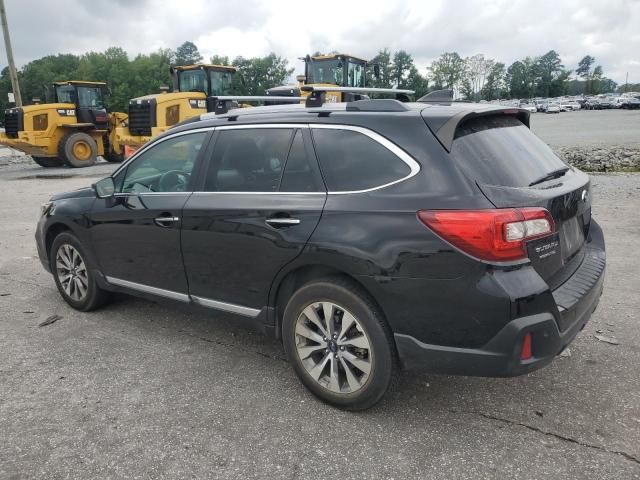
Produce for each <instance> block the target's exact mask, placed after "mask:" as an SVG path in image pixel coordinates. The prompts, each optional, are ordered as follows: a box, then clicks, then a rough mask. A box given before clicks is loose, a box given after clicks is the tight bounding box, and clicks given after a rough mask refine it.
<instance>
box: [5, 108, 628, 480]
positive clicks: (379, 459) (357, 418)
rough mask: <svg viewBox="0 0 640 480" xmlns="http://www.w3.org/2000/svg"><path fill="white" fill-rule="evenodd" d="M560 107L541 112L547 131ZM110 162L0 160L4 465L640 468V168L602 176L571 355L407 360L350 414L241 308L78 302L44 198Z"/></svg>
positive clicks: (104, 469) (250, 471) (129, 470)
mask: <svg viewBox="0 0 640 480" xmlns="http://www.w3.org/2000/svg"><path fill="white" fill-rule="evenodd" d="M608 113H609V112H607V111H605V112H576V113H575V114H562V115H569V116H568V117H565V118H572V117H570V116H571V115H574V116H576V117H577V116H578V115H580V116H582V114H586V115H585V118H586V117H590V116H591V115H594V114H608ZM624 113H629V114H631V115H633V114H635V113H636V112H624ZM547 117H549V120H547V119H546V118H547ZM553 118H559V119H561V118H562V117H558V116H551V115H546V116H545V115H538V116H534V129H536V131H538V130H537V129H538V128H540V129H541V130H540V131H539V133H540V134H541V135H542V136H543V138H545V139H546V140H547V141H550V140H549V137H545V133H544V130H543V129H544V127H543V125H545V123H544V122H554V121H558V120H553ZM594 118H595V117H594ZM546 126H547V127H549V125H546ZM554 128H555V127H553V126H551V127H549V129H548V132H551V133H553V131H554ZM627 141H628V137H627ZM112 168H113V165H109V164H104V163H103V164H100V165H98V166H96V167H92V168H89V169H82V170H69V169H50V170H49V169H48V170H44V169H41V168H40V167H37V166H32V165H30V164H23V165H13V166H10V167H4V168H3V169H0V205H2V219H3V228H2V230H0V478H2V479H5V478H33V477H41V478H83V479H85V478H160V477H164V478H224V479H230V478H292V479H294V478H325V479H329V478H340V479H350V478H354V479H358V480H362V479H365V478H371V479H381V478H389V479H390V478H395V479H405V478H423V479H430V478H434V479H436V478H469V479H478V478H518V479H521V478H522V479H525V478H527V479H528V478H531V479H563V478H590V479H616V480H618V479H631V478H640V375H639V374H638V365H640V329H639V328H638V321H639V320H640V318H639V315H640V314H639V313H638V311H640V297H638V291H640V278H639V277H638V271H640V257H639V256H638V255H637V252H638V250H639V248H640V241H639V240H638V239H639V238H640V227H639V226H638V219H639V218H640V217H639V216H638V207H640V201H639V200H638V199H639V198H640V175H637V174H626V175H623V174H619V175H595V176H593V177H592V181H593V184H594V217H595V218H597V219H598V221H599V222H600V223H601V225H602V226H603V228H604V231H605V235H606V239H607V249H608V270H607V279H606V287H605V293H604V295H603V297H602V301H601V303H600V306H599V307H598V310H597V311H596V312H595V314H594V316H593V317H592V320H591V322H590V323H589V324H588V325H587V327H586V329H585V330H584V331H583V332H582V333H581V334H580V335H579V336H578V337H577V339H576V341H575V342H574V343H573V344H572V346H571V348H570V356H568V357H560V358H558V359H556V361H555V362H554V363H553V364H552V365H550V366H549V367H548V368H546V369H543V370H542V371H538V372H535V373H533V374H530V375H527V376H524V377H518V378H512V379H483V378H467V377H448V376H430V375H418V376H407V375H404V376H403V377H402V380H401V382H400V385H399V387H398V388H397V389H396V391H395V392H393V393H392V394H391V395H388V396H387V397H386V399H385V401H383V402H382V403H381V404H380V405H379V406H377V407H376V408H374V409H372V410H370V411H367V412H364V413H358V414H353V413H346V412H342V411H339V410H335V409H333V408H331V407H328V406H326V405H323V404H321V403H319V402H318V401H316V400H315V399H314V398H313V397H312V396H311V395H310V394H309V393H307V391H306V390H305V389H304V388H303V387H302V386H301V384H300V383H299V382H298V380H297V379H296V378H295V376H294V373H293V371H292V370H291V369H290V367H289V366H288V364H287V363H286V361H285V359H284V353H283V350H282V348H281V347H280V346H279V345H278V344H277V343H275V342H273V341H271V340H268V339H267V338H265V337H262V336H260V335H258V334H256V333H254V332H252V331H251V330H248V329H247V328H246V327H245V326H244V325H242V323H241V320H238V319H237V318H230V317H227V316H214V315H207V314H206V313H203V312H200V311H192V310H186V309H184V308H182V307H180V306H177V305H175V304H171V303H153V302H149V301H145V300H140V299H136V298H133V297H127V296H120V297H118V300H117V301H116V302H115V303H113V304H111V305H110V306H108V307H107V308H105V309H103V310H100V311H98V312H94V313H90V314H82V313H78V312H75V311H73V310H71V309H70V308H69V307H67V306H66V304H65V303H64V302H63V301H62V299H61V298H60V297H59V295H58V293H57V291H56V290H55V287H54V283H53V279H52V278H51V277H50V275H49V274H47V273H46V272H45V271H44V270H43V269H42V267H41V265H40V263H39V261H38V259H37V254H36V249H35V243H34V241H33V234H34V228H35V223H36V219H37V216H38V210H39V205H40V203H42V202H43V201H46V200H47V199H48V197H49V196H50V194H51V193H53V192H58V191H63V190H70V189H73V188H78V187H81V186H85V185H87V184H88V183H90V182H92V181H94V180H95V179H97V178H99V177H100V176H103V175H104V174H105V173H106V172H107V171H109V170H110V169H112ZM53 314H58V315H60V316H62V318H61V319H60V320H58V321H57V322H56V323H54V324H52V325H49V326H44V327H38V325H39V324H40V323H41V322H42V321H44V320H45V319H46V318H47V317H49V316H50V315H53ZM598 331H600V332H601V334H602V335H605V336H608V337H614V338H616V339H618V341H619V345H611V344H608V343H604V342H601V341H599V340H597V339H596V338H595V336H594V335H596V334H597V332H598Z"/></svg>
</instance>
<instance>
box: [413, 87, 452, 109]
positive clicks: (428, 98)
mask: <svg viewBox="0 0 640 480" xmlns="http://www.w3.org/2000/svg"><path fill="white" fill-rule="evenodd" d="M452 101H453V90H448V89H445V90H434V91H433V92H431V93H427V94H426V95H425V96H424V97H420V98H419V99H418V102H419V103H436V104H438V105H451V102H452Z"/></svg>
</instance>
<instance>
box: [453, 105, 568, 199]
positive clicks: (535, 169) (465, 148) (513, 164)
mask: <svg viewBox="0 0 640 480" xmlns="http://www.w3.org/2000/svg"><path fill="white" fill-rule="evenodd" d="M451 156H452V157H453V158H454V159H455V161H456V162H458V163H459V164H460V166H461V167H462V168H463V170H464V171H465V172H466V173H467V175H469V176H470V178H472V179H473V180H475V181H477V182H478V183H482V184H485V185H500V186H505V187H526V186H528V185H529V184H530V183H532V182H534V181H536V180H537V179H539V178H540V177H543V176H544V175H545V174H547V173H549V172H552V171H554V170H558V169H560V168H563V167H566V164H565V163H564V162H563V161H562V160H560V159H559V158H558V157H557V156H556V155H555V153H553V151H552V150H551V149H550V148H549V147H548V146H547V145H546V144H545V143H544V142H543V141H542V140H540V139H539V138H538V137H536V136H535V135H534V134H533V133H532V132H531V131H530V130H529V129H528V128H527V127H526V126H524V125H523V124H522V122H520V120H518V119H517V118H515V117H510V116H499V115H494V116H486V117H478V118H473V119H471V120H468V121H466V122H464V123H463V124H462V125H461V126H459V127H458V130H457V131H456V135H455V139H454V142H453V146H452V150H451Z"/></svg>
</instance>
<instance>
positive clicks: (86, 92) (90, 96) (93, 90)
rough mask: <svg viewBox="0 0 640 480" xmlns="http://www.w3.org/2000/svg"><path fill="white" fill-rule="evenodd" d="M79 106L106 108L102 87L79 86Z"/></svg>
mask: <svg viewBox="0 0 640 480" xmlns="http://www.w3.org/2000/svg"><path fill="white" fill-rule="evenodd" d="M78 106H79V107H80V108H104V103H103V102H102V88H100V87H78Z"/></svg>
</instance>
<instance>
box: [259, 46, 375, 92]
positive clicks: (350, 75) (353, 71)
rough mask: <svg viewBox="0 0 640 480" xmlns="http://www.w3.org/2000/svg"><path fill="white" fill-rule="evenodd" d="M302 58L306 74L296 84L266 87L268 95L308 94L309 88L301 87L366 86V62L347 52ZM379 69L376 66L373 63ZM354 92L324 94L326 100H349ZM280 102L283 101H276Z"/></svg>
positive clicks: (300, 76)
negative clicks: (307, 89)
mask: <svg viewBox="0 0 640 480" xmlns="http://www.w3.org/2000/svg"><path fill="white" fill-rule="evenodd" d="M300 60H303V61H304V75H299V76H298V77H297V81H298V84H297V85H283V86H279V87H273V88H270V89H269V90H267V94H268V95H276V96H292V97H299V96H302V97H306V96H308V95H309V92H308V91H305V90H303V89H302V87H303V86H307V87H330V86H332V85H335V86H338V87H351V88H365V87H366V86H367V84H366V83H367V80H366V68H367V61H366V60H364V59H362V58H358V57H354V56H353V55H348V54H345V53H332V54H329V55H315V56H311V55H307V56H306V57H302V58H301V59H300ZM374 70H375V71H377V66H375V65H374ZM352 97H353V93H350V92H337V91H336V92H332V91H327V92H326V93H325V98H324V101H325V103H327V102H329V103H331V102H334V103H335V102H347V101H351V100H354V98H352ZM273 103H281V102H273Z"/></svg>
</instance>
